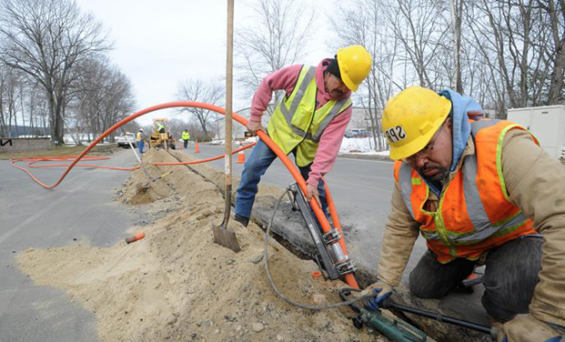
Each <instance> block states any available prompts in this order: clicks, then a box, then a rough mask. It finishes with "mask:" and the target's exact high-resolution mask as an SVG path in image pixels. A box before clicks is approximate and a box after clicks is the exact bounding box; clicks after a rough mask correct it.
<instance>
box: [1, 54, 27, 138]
mask: <svg viewBox="0 0 565 342" xmlns="http://www.w3.org/2000/svg"><path fill="white" fill-rule="evenodd" d="M21 84H22V75H21V74H20V73H19V72H18V71H17V70H13V69H11V68H9V67H6V66H5V65H4V66H2V67H1V68H0V133H1V134H0V135H1V136H5V137H9V138H11V137H12V131H14V132H15V133H16V135H18V134H19V132H18V112H19V111H20V110H21V108H20V106H21V100H20V99H21V97H22V91H21V89H22V88H21Z"/></svg>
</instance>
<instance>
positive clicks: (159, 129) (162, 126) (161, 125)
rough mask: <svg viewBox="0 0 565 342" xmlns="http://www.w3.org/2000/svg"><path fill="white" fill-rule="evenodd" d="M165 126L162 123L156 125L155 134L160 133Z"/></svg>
mask: <svg viewBox="0 0 565 342" xmlns="http://www.w3.org/2000/svg"><path fill="white" fill-rule="evenodd" d="M163 128H165V126H164V125H163V124H162V123H157V132H159V131H161V130H162V129H163Z"/></svg>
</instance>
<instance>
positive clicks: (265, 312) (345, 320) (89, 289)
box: [17, 150, 385, 341]
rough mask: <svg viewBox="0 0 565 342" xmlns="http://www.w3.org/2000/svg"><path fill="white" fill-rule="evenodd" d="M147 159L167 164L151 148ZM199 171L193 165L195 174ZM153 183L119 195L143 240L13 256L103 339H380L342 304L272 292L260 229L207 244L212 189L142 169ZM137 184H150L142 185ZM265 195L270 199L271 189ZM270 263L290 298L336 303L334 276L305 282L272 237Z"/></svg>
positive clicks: (215, 194) (301, 268)
mask: <svg viewBox="0 0 565 342" xmlns="http://www.w3.org/2000/svg"><path fill="white" fill-rule="evenodd" d="M144 158H145V159H144V161H145V162H146V163H151V162H161V161H166V162H172V161H174V159H173V158H172V157H171V156H169V155H168V154H166V153H165V152H164V151H155V150H151V151H150V152H149V153H147V154H146V155H144ZM202 170H204V168H201V169H200V171H199V172H205V170H204V171H202ZM147 171H148V172H149V173H150V174H151V176H152V177H156V176H159V175H161V174H164V173H166V172H168V171H174V172H173V173H171V174H169V175H167V176H165V177H163V178H161V179H159V180H157V181H155V182H149V183H148V181H149V179H148V178H147V177H146V175H145V174H144V173H143V171H141V170H138V171H135V172H134V173H132V176H131V178H130V179H129V180H128V181H127V182H126V183H125V185H124V187H123V188H122V189H120V190H119V191H118V196H117V200H120V201H122V202H124V203H129V204H139V203H145V204H144V205H143V206H139V207H140V208H143V209H142V210H143V211H144V212H145V214H146V215H147V216H146V218H145V220H146V221H147V222H146V223H145V224H143V225H140V226H137V227H132V229H131V230H130V233H132V234H133V233H136V232H139V231H143V232H144V233H145V234H146V238H145V239H143V240H140V241H138V242H135V243H133V244H130V245H126V243H125V242H124V241H120V242H118V243H116V244H115V245H114V246H112V247H109V248H98V247H91V246H89V245H85V244H84V243H81V244H77V245H73V246H69V247H65V248H54V249H48V250H40V249H29V250H27V251H25V252H23V253H21V254H19V255H18V256H17V260H18V263H19V265H20V267H21V269H22V270H23V271H24V272H26V273H27V274H29V275H30V277H31V278H32V279H33V280H34V281H35V283H36V284H37V285H42V286H52V287H55V288H61V289H65V290H67V291H68V293H69V295H70V297H71V298H72V300H74V301H77V302H78V303H80V304H82V305H83V306H84V307H85V308H86V309H87V310H89V311H92V312H94V313H95V314H96V317H97V319H98V323H97V329H98V335H99V338H100V340H103V341H385V340H384V339H383V338H382V337H380V336H376V335H375V334H374V333H372V332H371V331H368V330H366V329H365V330H362V331H359V330H357V329H356V328H354V327H353V325H352V324H351V321H350V320H349V317H348V316H350V315H351V312H350V310H349V309H342V310H341V311H340V310H325V311H308V310H303V309H299V308H297V307H294V306H292V305H290V304H288V303H286V302H284V301H283V300H282V299H280V298H279V297H277V296H276V295H275V293H274V292H273V290H272V289H271V287H270V285H269V283H268V280H267V278H266V276H265V273H264V272H265V271H264V266H263V260H262V259H263V231H262V230H261V229H260V228H259V227H257V226H255V225H254V224H250V226H249V227H248V228H244V227H242V226H241V225H239V224H237V223H231V224H230V227H231V228H232V229H233V230H234V231H235V232H236V234H237V237H238V240H239V243H240V245H241V247H242V251H241V252H239V253H233V252H232V251H231V250H229V249H227V248H224V247H221V246H219V245H216V244H214V243H213V242H212V230H211V224H212V223H219V222H220V221H221V219H222V215H223V213H222V210H223V203H224V202H223V198H222V196H221V194H220V192H219V190H218V188H217V186H216V185H215V184H213V183H211V182H208V181H205V180H204V179H203V178H202V177H201V176H199V175H197V174H196V173H194V172H191V171H190V170H189V169H188V168H186V167H184V166H167V167H159V168H156V167H152V166H150V167H147ZM139 184H148V188H147V189H145V190H140V187H139V186H138V185H139ZM270 196H272V195H270ZM269 248H270V249H269V265H270V268H271V273H272V276H273V279H274V281H275V282H276V284H277V285H278V287H279V288H280V289H281V290H282V291H283V292H284V293H285V294H287V295H288V296H289V297H291V298H293V299H294V300H297V301H300V302H305V303H310V304H314V303H317V304H320V303H321V302H324V301H326V300H327V301H328V302H335V301H339V297H338V295H337V294H336V289H337V288H339V287H342V286H343V284H342V283H340V282H324V281H323V280H322V279H320V278H312V276H311V272H312V271H314V270H315V269H316V266H315V264H314V263H313V262H312V261H305V260H300V259H298V258H297V257H295V256H294V255H293V254H291V253H290V252H289V251H287V250H286V249H285V248H283V247H282V246H281V245H279V244H278V243H277V242H275V241H271V245H270V247H269Z"/></svg>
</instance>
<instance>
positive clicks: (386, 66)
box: [331, 0, 403, 150]
mask: <svg viewBox="0 0 565 342" xmlns="http://www.w3.org/2000/svg"><path fill="white" fill-rule="evenodd" d="M383 6H384V4H383V1H381V0H371V1H364V0H353V1H349V2H347V3H343V4H341V5H340V7H339V10H338V11H337V12H338V13H339V16H337V17H335V18H333V19H332V20H331V22H332V26H333V27H339V28H340V29H339V30H337V31H336V35H337V37H338V39H337V40H336V46H332V48H338V47H339V46H344V45H351V44H361V45H363V46H364V47H365V48H366V49H367V50H368V51H369V52H370V53H371V55H372V56H373V62H372V65H371V72H370V73H369V76H368V77H367V79H366V81H365V82H363V84H362V85H361V88H360V89H359V91H358V92H357V93H356V95H357V96H356V97H355V101H354V104H355V105H356V106H360V107H361V108H363V109H364V111H365V113H366V115H367V117H366V119H368V121H369V122H370V126H371V127H370V129H371V130H372V131H373V137H374V138H373V139H374V146H375V149H376V150H384V149H386V143H385V140H384V138H383V135H382V128H381V114H382V110H383V108H384V105H385V103H386V101H387V100H388V98H390V96H391V95H392V93H393V89H394V88H397V89H400V88H402V87H403V85H402V84H398V83H396V81H397V80H396V79H395V75H394V74H395V66H396V62H397V52H398V44H396V41H395V40H392V39H390V38H389V37H390V36H389V35H387V23H386V21H385V17H384V15H383Z"/></svg>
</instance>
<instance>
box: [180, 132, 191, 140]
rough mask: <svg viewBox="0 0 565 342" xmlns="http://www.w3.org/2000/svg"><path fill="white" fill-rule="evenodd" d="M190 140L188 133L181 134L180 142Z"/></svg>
mask: <svg viewBox="0 0 565 342" xmlns="http://www.w3.org/2000/svg"><path fill="white" fill-rule="evenodd" d="M188 139H190V134H189V133H188V132H182V140H188Z"/></svg>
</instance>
